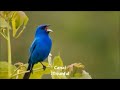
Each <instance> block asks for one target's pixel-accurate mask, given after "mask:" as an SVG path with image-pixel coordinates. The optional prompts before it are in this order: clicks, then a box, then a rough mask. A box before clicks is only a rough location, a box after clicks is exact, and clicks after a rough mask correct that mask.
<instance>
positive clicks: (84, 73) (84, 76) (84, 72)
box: [80, 70, 92, 79]
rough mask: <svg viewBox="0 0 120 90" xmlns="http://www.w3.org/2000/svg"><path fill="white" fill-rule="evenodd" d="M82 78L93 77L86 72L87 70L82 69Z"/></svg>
mask: <svg viewBox="0 0 120 90" xmlns="http://www.w3.org/2000/svg"><path fill="white" fill-rule="evenodd" d="M80 79H92V77H91V76H90V74H89V73H88V72H86V71H85V70H82V76H81V77H80Z"/></svg>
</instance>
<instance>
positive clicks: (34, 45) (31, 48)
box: [30, 39, 36, 56]
mask: <svg viewBox="0 0 120 90" xmlns="http://www.w3.org/2000/svg"><path fill="white" fill-rule="evenodd" d="M35 47H36V39H35V40H34V41H33V43H32V45H31V47H30V56H31V54H32V53H33V51H34V49H35Z"/></svg>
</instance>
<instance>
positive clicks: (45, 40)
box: [23, 24, 52, 79]
mask: <svg viewBox="0 0 120 90" xmlns="http://www.w3.org/2000/svg"><path fill="white" fill-rule="evenodd" d="M48 26H49V25H47V24H43V25H40V26H38V27H37V29H36V33H35V37H34V41H33V43H32V44H31V47H30V57H29V61H28V64H29V65H28V69H27V70H30V72H29V73H26V74H25V75H24V78H23V79H28V78H29V77H30V73H31V71H32V68H33V66H34V64H36V63H38V62H40V63H41V62H42V61H44V60H45V59H46V58H47V57H48V55H49V53H50V51H51V47H52V40H51V38H50V36H49V32H50V31H52V30H50V29H48ZM41 64H42V63H41ZM42 65H43V64H42ZM45 68H46V67H45V66H44V65H43V69H45Z"/></svg>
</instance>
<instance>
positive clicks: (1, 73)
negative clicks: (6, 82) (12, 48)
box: [0, 61, 16, 79]
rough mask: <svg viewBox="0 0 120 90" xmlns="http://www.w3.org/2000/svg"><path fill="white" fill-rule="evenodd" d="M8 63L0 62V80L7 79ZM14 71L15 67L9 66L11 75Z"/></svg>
mask: <svg viewBox="0 0 120 90" xmlns="http://www.w3.org/2000/svg"><path fill="white" fill-rule="evenodd" d="M7 67H8V63H7V62H5V61H1V62H0V79H8V78H9V77H8V68H7ZM15 69H16V67H15V66H14V65H11V71H12V73H13V72H14V70H15Z"/></svg>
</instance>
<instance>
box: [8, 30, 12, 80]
mask: <svg viewBox="0 0 120 90" xmlns="http://www.w3.org/2000/svg"><path fill="white" fill-rule="evenodd" d="M7 34H8V40H7V41H8V78H10V76H11V63H12V61H11V43H10V31H9V29H8V33H7Z"/></svg>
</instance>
